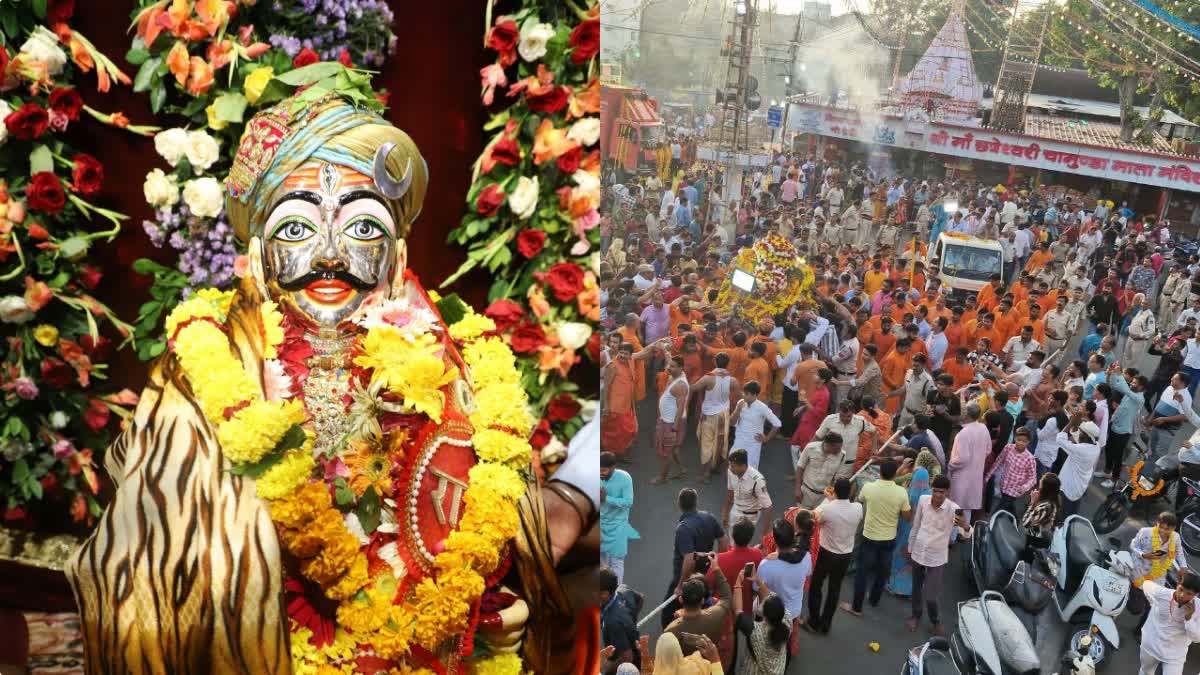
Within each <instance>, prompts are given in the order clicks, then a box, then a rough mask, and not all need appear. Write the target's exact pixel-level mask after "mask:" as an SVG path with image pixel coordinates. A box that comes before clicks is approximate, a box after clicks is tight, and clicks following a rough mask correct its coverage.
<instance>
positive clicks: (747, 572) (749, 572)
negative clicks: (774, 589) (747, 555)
mask: <svg viewBox="0 0 1200 675" xmlns="http://www.w3.org/2000/svg"><path fill="white" fill-rule="evenodd" d="M742 576H743V577H745V578H747V579H749V578H751V577H753V576H754V563H752V562H748V563H746V566H745V567H743V568H742Z"/></svg>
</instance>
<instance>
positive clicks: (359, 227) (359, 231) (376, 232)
mask: <svg viewBox="0 0 1200 675" xmlns="http://www.w3.org/2000/svg"><path fill="white" fill-rule="evenodd" d="M342 232H343V233H344V234H345V235H346V236H348V237H350V238H351V239H357V240H358V241H375V240H376V239H379V238H381V237H383V235H384V229H383V225H382V224H381V223H380V222H379V221H377V220H375V219H374V218H360V219H358V220H356V221H354V222H352V223H350V224H349V225H347V226H346V229H344V230H342Z"/></svg>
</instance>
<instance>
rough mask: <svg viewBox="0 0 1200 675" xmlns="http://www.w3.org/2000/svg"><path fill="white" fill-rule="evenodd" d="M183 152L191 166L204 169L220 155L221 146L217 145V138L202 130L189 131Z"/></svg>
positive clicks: (199, 169) (200, 169)
mask: <svg viewBox="0 0 1200 675" xmlns="http://www.w3.org/2000/svg"><path fill="white" fill-rule="evenodd" d="M184 152H185V154H187V158H188V163H189V164H191V165H192V168H194V169H196V170H197V171H204V170H206V169H208V167H210V166H212V165H213V164H214V163H216V161H217V158H218V157H220V156H221V147H220V146H219V145H217V139H215V138H213V137H212V136H209V135H208V134H206V133H204V132H203V131H189V132H188V135H187V146H186V147H185V149H184Z"/></svg>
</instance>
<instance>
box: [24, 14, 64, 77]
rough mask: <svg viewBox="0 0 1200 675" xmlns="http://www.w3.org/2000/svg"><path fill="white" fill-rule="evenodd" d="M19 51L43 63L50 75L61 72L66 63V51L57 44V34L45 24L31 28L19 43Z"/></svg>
mask: <svg viewBox="0 0 1200 675" xmlns="http://www.w3.org/2000/svg"><path fill="white" fill-rule="evenodd" d="M21 53H22V54H25V55H27V56H29V58H31V59H33V60H35V61H41V62H42V63H45V64H46V67H47V69H48V70H49V71H50V74H51V75H58V74H59V73H61V72H62V69H63V66H64V65H66V63H67V53H66V52H64V51H63V50H62V49H61V48H60V47H59V46H58V36H57V35H55V34H54V32H53V31H51V30H50V29H49V28H46V27H45V26H38V27H37V28H34V29H33V34H32V35H30V36H29V39H28V40H26V41H25V44H23V45H21Z"/></svg>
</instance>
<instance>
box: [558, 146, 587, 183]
mask: <svg viewBox="0 0 1200 675" xmlns="http://www.w3.org/2000/svg"><path fill="white" fill-rule="evenodd" d="M581 161H583V146H582V145H576V146H575V147H573V148H571V149H570V150H568V151H566V152H564V153H563V154H561V155H559V156H558V162H557V165H558V170H559V171H561V172H563V173H564V174H566V175H568V176H570V175H571V174H573V173H575V171H576V170H577V169H578V168H579V163H580V162H581Z"/></svg>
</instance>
